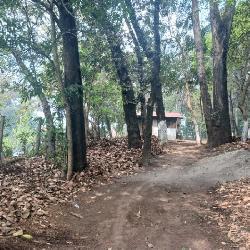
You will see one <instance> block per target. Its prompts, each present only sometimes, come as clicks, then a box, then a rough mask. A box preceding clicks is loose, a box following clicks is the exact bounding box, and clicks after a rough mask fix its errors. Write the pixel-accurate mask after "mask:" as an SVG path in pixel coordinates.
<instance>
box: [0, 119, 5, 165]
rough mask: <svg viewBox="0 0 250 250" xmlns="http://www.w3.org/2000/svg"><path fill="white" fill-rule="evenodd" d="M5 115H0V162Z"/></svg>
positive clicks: (0, 158) (0, 160)
mask: <svg viewBox="0 0 250 250" xmlns="http://www.w3.org/2000/svg"><path fill="white" fill-rule="evenodd" d="M4 123H5V116H3V115H0V163H1V162H2V155H3V130H4Z"/></svg>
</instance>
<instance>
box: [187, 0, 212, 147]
mask: <svg viewBox="0 0 250 250" xmlns="http://www.w3.org/2000/svg"><path fill="white" fill-rule="evenodd" d="M192 21H193V32H194V41H195V48H196V60H197V65H198V66H197V67H198V80H199V84H200V91H201V99H202V108H203V113H204V118H205V124H206V129H207V138H208V145H211V144H212V142H213V127H212V112H213V109H212V102H211V98H210V95H209V92H208V86H207V80H206V70H205V59H204V48H203V43H202V36H201V27H200V18H199V6H198V0H192Z"/></svg>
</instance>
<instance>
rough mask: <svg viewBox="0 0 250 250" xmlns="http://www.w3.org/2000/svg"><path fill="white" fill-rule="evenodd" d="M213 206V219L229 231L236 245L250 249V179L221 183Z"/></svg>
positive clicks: (229, 235) (229, 236)
mask: <svg viewBox="0 0 250 250" xmlns="http://www.w3.org/2000/svg"><path fill="white" fill-rule="evenodd" d="M213 195H215V203H214V205H213V206H212V207H211V210H212V216H211V219H212V220H215V221H216V222H217V224H218V225H219V226H220V227H221V228H222V230H223V231H224V232H226V233H227V236H228V238H229V239H230V240H231V241H232V242H233V244H234V245H235V247H241V249H250V227H249V225H250V179H249V178H247V179H242V180H239V181H234V182H228V183H225V184H223V185H220V186H219V187H218V188H217V189H216V190H215V193H214V194H213Z"/></svg>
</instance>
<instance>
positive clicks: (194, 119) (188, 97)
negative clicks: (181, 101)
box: [185, 82, 201, 145]
mask: <svg viewBox="0 0 250 250" xmlns="http://www.w3.org/2000/svg"><path fill="white" fill-rule="evenodd" d="M185 88H186V104H187V108H188V110H189V112H190V113H191V120H192V122H193V124H194V130H195V140H196V144H197V145H200V144H201V137H200V131H199V125H198V122H197V116H196V114H195V111H194V109H193V103H192V97H191V94H190V89H189V85H188V82H186V84H185Z"/></svg>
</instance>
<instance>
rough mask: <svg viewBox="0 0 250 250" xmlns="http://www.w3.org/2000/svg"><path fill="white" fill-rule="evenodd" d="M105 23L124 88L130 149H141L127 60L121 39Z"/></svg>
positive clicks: (110, 26) (124, 108) (108, 24)
mask: <svg viewBox="0 0 250 250" xmlns="http://www.w3.org/2000/svg"><path fill="white" fill-rule="evenodd" d="M105 21H106V22H105V26H106V27H105V30H106V36H107V40H108V43H109V47H110V50H111V55H112V59H113V63H114V65H115V68H116V72H117V75H118V78H119V80H120V85H121V88H122V99H123V110H124V115H125V122H126V125H127V132H128V147H129V148H140V147H141V136H140V130H139V125H138V119H137V115H136V100H135V95H134V90H133V85H132V82H131V79H130V76H129V73H128V67H127V64H126V60H125V58H124V55H123V52H122V50H121V44H120V41H119V38H118V37H117V34H116V32H115V31H114V27H112V25H111V24H110V23H109V22H108V21H107V20H105Z"/></svg>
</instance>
